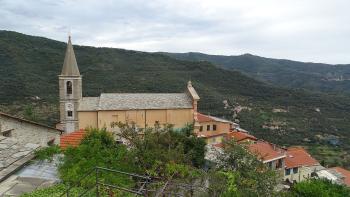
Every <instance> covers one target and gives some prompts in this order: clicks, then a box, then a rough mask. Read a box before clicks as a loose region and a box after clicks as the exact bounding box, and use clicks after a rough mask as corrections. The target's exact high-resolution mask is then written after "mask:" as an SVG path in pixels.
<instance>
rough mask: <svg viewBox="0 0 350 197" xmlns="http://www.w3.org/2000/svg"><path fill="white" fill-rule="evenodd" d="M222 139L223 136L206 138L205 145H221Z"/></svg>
mask: <svg viewBox="0 0 350 197" xmlns="http://www.w3.org/2000/svg"><path fill="white" fill-rule="evenodd" d="M223 139H224V137H223V136H215V137H210V138H206V139H205V142H206V143H207V144H218V143H221V142H222V141H223Z"/></svg>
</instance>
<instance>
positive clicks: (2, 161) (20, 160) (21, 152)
mask: <svg viewBox="0 0 350 197" xmlns="http://www.w3.org/2000/svg"><path fill="white" fill-rule="evenodd" d="M39 147H40V145H39V144H33V143H26V142H21V141H19V140H17V139H16V138H13V137H4V136H0V152H1V154H0V182H1V181H3V180H4V179H5V178H6V177H8V175H10V174H12V173H13V172H14V171H16V170H17V169H18V168H20V167H21V166H22V165H24V164H25V163H27V162H28V161H29V160H31V159H32V158H33V157H34V152H35V150H37V149H38V148H39Z"/></svg>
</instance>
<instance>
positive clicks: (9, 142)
mask: <svg viewBox="0 0 350 197" xmlns="http://www.w3.org/2000/svg"><path fill="white" fill-rule="evenodd" d="M62 132H63V131H61V130H58V129H56V128H52V127H49V126H46V125H43V124H39V123H36V122H33V121H29V120H26V119H22V118H18V117H15V116H12V115H9V114H5V113H2V112H0V133H1V135H0V153H1V154H0V182H2V181H4V180H6V179H7V178H8V177H9V176H11V175H12V174H13V173H14V172H16V171H17V170H18V169H20V168H22V167H23V166H24V165H25V164H27V163H28V162H29V161H30V160H32V159H33V158H34V156H35V154H34V153H35V151H36V150H38V149H39V148H41V147H46V146H49V145H52V144H59V142H60V135H61V133H62ZM0 195H1V192H0Z"/></svg>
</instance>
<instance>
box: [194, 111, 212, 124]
mask: <svg viewBox="0 0 350 197" xmlns="http://www.w3.org/2000/svg"><path fill="white" fill-rule="evenodd" d="M197 118H198V122H211V121H215V120H214V119H212V118H211V117H210V116H207V115H204V114H201V113H197Z"/></svg>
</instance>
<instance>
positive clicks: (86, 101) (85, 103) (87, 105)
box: [78, 97, 100, 111]
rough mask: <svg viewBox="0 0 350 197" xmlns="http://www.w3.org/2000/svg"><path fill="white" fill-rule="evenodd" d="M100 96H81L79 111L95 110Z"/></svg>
mask: <svg viewBox="0 0 350 197" xmlns="http://www.w3.org/2000/svg"><path fill="white" fill-rule="evenodd" d="M99 102H100V97H83V98H82V99H81V100H80V103H79V108H78V110H79V111H97V110H98V105H99Z"/></svg>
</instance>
